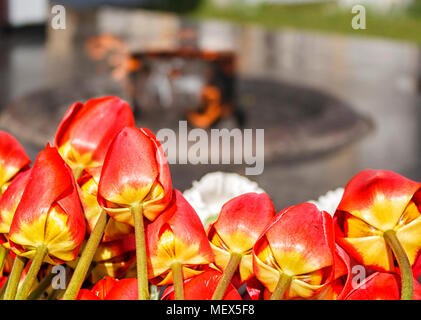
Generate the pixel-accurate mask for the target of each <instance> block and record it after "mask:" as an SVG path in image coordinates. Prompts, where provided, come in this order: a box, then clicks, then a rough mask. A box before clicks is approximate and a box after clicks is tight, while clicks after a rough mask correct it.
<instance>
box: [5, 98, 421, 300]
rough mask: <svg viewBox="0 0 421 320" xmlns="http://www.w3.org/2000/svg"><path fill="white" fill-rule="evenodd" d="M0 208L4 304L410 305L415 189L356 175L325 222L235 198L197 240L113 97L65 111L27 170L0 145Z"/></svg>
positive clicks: (420, 266) (159, 154) (127, 112)
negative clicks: (60, 270)
mask: <svg viewBox="0 0 421 320" xmlns="http://www.w3.org/2000/svg"><path fill="white" fill-rule="evenodd" d="M0 196H1V197H0V244H1V247H0V248H1V249H0V272H1V274H0V286H1V287H2V289H1V293H0V294H1V296H2V298H3V299H6V300H7V299H28V298H29V299H37V298H38V299H42V298H43V297H44V296H45V295H49V298H51V297H55V298H57V299H64V300H68V299H79V300H135V299H149V298H150V296H151V292H150V289H151V288H153V289H154V294H153V295H154V297H160V298H161V299H214V300H220V299H227V300H228V299H233V300H240V299H252V300H257V299H272V300H275V299H348V300H355V299H419V298H420V297H421V286H420V285H419V283H418V282H417V280H416V278H417V277H418V276H419V275H420V272H419V271H420V270H421V262H418V260H419V259H418V257H419V253H420V249H421V236H420V234H421V183H417V182H414V181H411V180H409V179H406V178H404V177H402V176H400V175H398V174H396V173H393V172H389V171H380V170H365V171H363V172H361V173H359V174H357V175H356V176H355V177H354V178H353V179H352V180H351V181H350V182H349V183H348V185H347V186H346V188H345V192H344V195H343V198H342V200H341V202H340V204H339V206H338V209H337V211H336V213H335V215H334V217H333V218H332V217H331V216H330V215H329V214H328V213H327V212H324V211H320V210H319V209H318V208H317V207H316V206H315V205H313V204H310V203H303V204H299V205H296V206H292V207H288V208H285V209H283V210H281V211H280V212H279V213H276V211H275V208H274V206H273V204H272V201H271V199H270V198H269V196H268V195H267V194H256V193H248V194H244V195H241V196H238V197H236V198H233V199H231V200H230V201H228V202H227V203H226V204H225V205H224V206H223V207H222V209H221V212H220V214H219V216H218V219H217V221H216V222H215V223H213V224H212V225H210V226H209V228H208V230H204V227H203V225H202V223H201V221H200V219H199V217H198V215H197V214H196V212H195V210H194V209H193V208H192V206H191V205H190V204H189V203H188V202H187V200H186V199H185V198H184V197H183V195H182V193H181V192H179V191H178V190H175V189H173V187H172V181H171V175H170V170H169V167H168V164H167V161H166V158H165V155H164V153H163V150H162V148H161V146H160V143H159V142H158V140H157V139H156V137H155V136H154V135H153V133H151V132H150V131H149V130H148V129H144V128H142V129H139V128H136V127H135V126H134V118H133V114H132V111H131V109H130V106H129V105H128V104H127V103H125V102H124V101H122V100H120V99H119V98H117V97H104V98H99V99H93V100H90V101H88V102H86V103H85V104H82V103H75V104H74V105H72V106H71V107H70V109H69V111H68V112H67V113H66V115H65V116H64V119H63V121H62V123H61V124H60V126H59V128H58V130H57V134H56V138H55V145H54V146H50V145H47V147H46V148H45V149H44V150H42V151H41V152H40V153H39V154H38V156H37V158H36V160H35V162H34V164H33V166H32V168H30V160H29V158H28V156H27V155H26V154H25V151H24V150H23V148H22V147H21V146H20V145H19V143H18V142H17V141H16V139H14V138H13V137H11V136H10V135H9V134H7V133H5V132H0ZM81 248H82V249H81ZM58 264H64V265H66V268H67V270H71V277H70V282H69V283H68V284H67V289H66V290H65V292H64V295H63V296H60V295H57V293H56V292H55V291H54V290H53V288H51V286H50V283H48V281H50V282H51V279H52V276H51V275H52V270H51V265H58ZM118 279H120V280H118ZM82 287H83V288H82ZM157 292H158V293H157Z"/></svg>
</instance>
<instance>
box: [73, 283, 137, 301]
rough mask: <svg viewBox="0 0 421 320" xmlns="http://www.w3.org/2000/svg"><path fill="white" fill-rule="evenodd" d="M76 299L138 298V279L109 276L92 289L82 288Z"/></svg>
mask: <svg viewBox="0 0 421 320" xmlns="http://www.w3.org/2000/svg"><path fill="white" fill-rule="evenodd" d="M76 300H137V280H136V279H132V278H126V279H122V280H116V279H113V278H111V277H107V278H105V279H103V280H100V281H98V283H97V284H96V285H95V286H94V287H93V288H92V289H91V290H88V289H81V290H80V291H79V294H78V297H77V299H76Z"/></svg>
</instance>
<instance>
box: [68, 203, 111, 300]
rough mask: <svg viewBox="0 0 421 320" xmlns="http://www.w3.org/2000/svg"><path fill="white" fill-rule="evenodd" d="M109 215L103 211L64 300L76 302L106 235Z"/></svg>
mask: <svg viewBox="0 0 421 320" xmlns="http://www.w3.org/2000/svg"><path fill="white" fill-rule="evenodd" d="M107 221H108V215H107V213H106V212H105V211H104V210H102V211H101V214H100V216H99V218H98V221H97V222H96V224H95V227H94V229H93V230H92V233H91V235H90V236H89V239H88V242H87V243H86V246H85V248H84V249H83V253H82V255H81V257H80V259H79V262H78V264H77V266H76V269H75V271H74V273H73V276H72V279H71V280H70V283H69V286H68V287H67V290H66V292H65V294H64V296H63V300H75V299H76V297H77V295H78V293H79V290H80V287H81V286H82V284H83V281H85V278H86V275H87V273H88V270H89V266H90V265H91V263H92V259H93V258H94V255H95V252H96V249H97V248H98V245H99V243H100V242H101V239H102V235H103V234H104V230H105V226H106V225H107Z"/></svg>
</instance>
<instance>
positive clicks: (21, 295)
mask: <svg viewBox="0 0 421 320" xmlns="http://www.w3.org/2000/svg"><path fill="white" fill-rule="evenodd" d="M46 254H47V247H46V246H44V245H42V246H39V247H38V248H37V250H36V251H35V256H34V258H33V259H32V262H31V266H30V267H29V270H28V273H27V275H26V277H25V280H24V281H23V283H22V287H21V288H20V290H19V291H18V293H17V295H16V300H26V298H27V297H28V295H29V292H30V290H31V289H32V286H33V284H34V281H35V279H36V278H37V275H38V272H39V269H40V268H41V265H42V262H43V261H44V257H45V256H46Z"/></svg>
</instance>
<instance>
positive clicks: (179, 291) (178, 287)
mask: <svg viewBox="0 0 421 320" xmlns="http://www.w3.org/2000/svg"><path fill="white" fill-rule="evenodd" d="M171 271H172V277H173V280H174V293H175V300H184V279H183V265H182V264H181V263H180V262H174V263H173V264H172V265H171Z"/></svg>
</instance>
